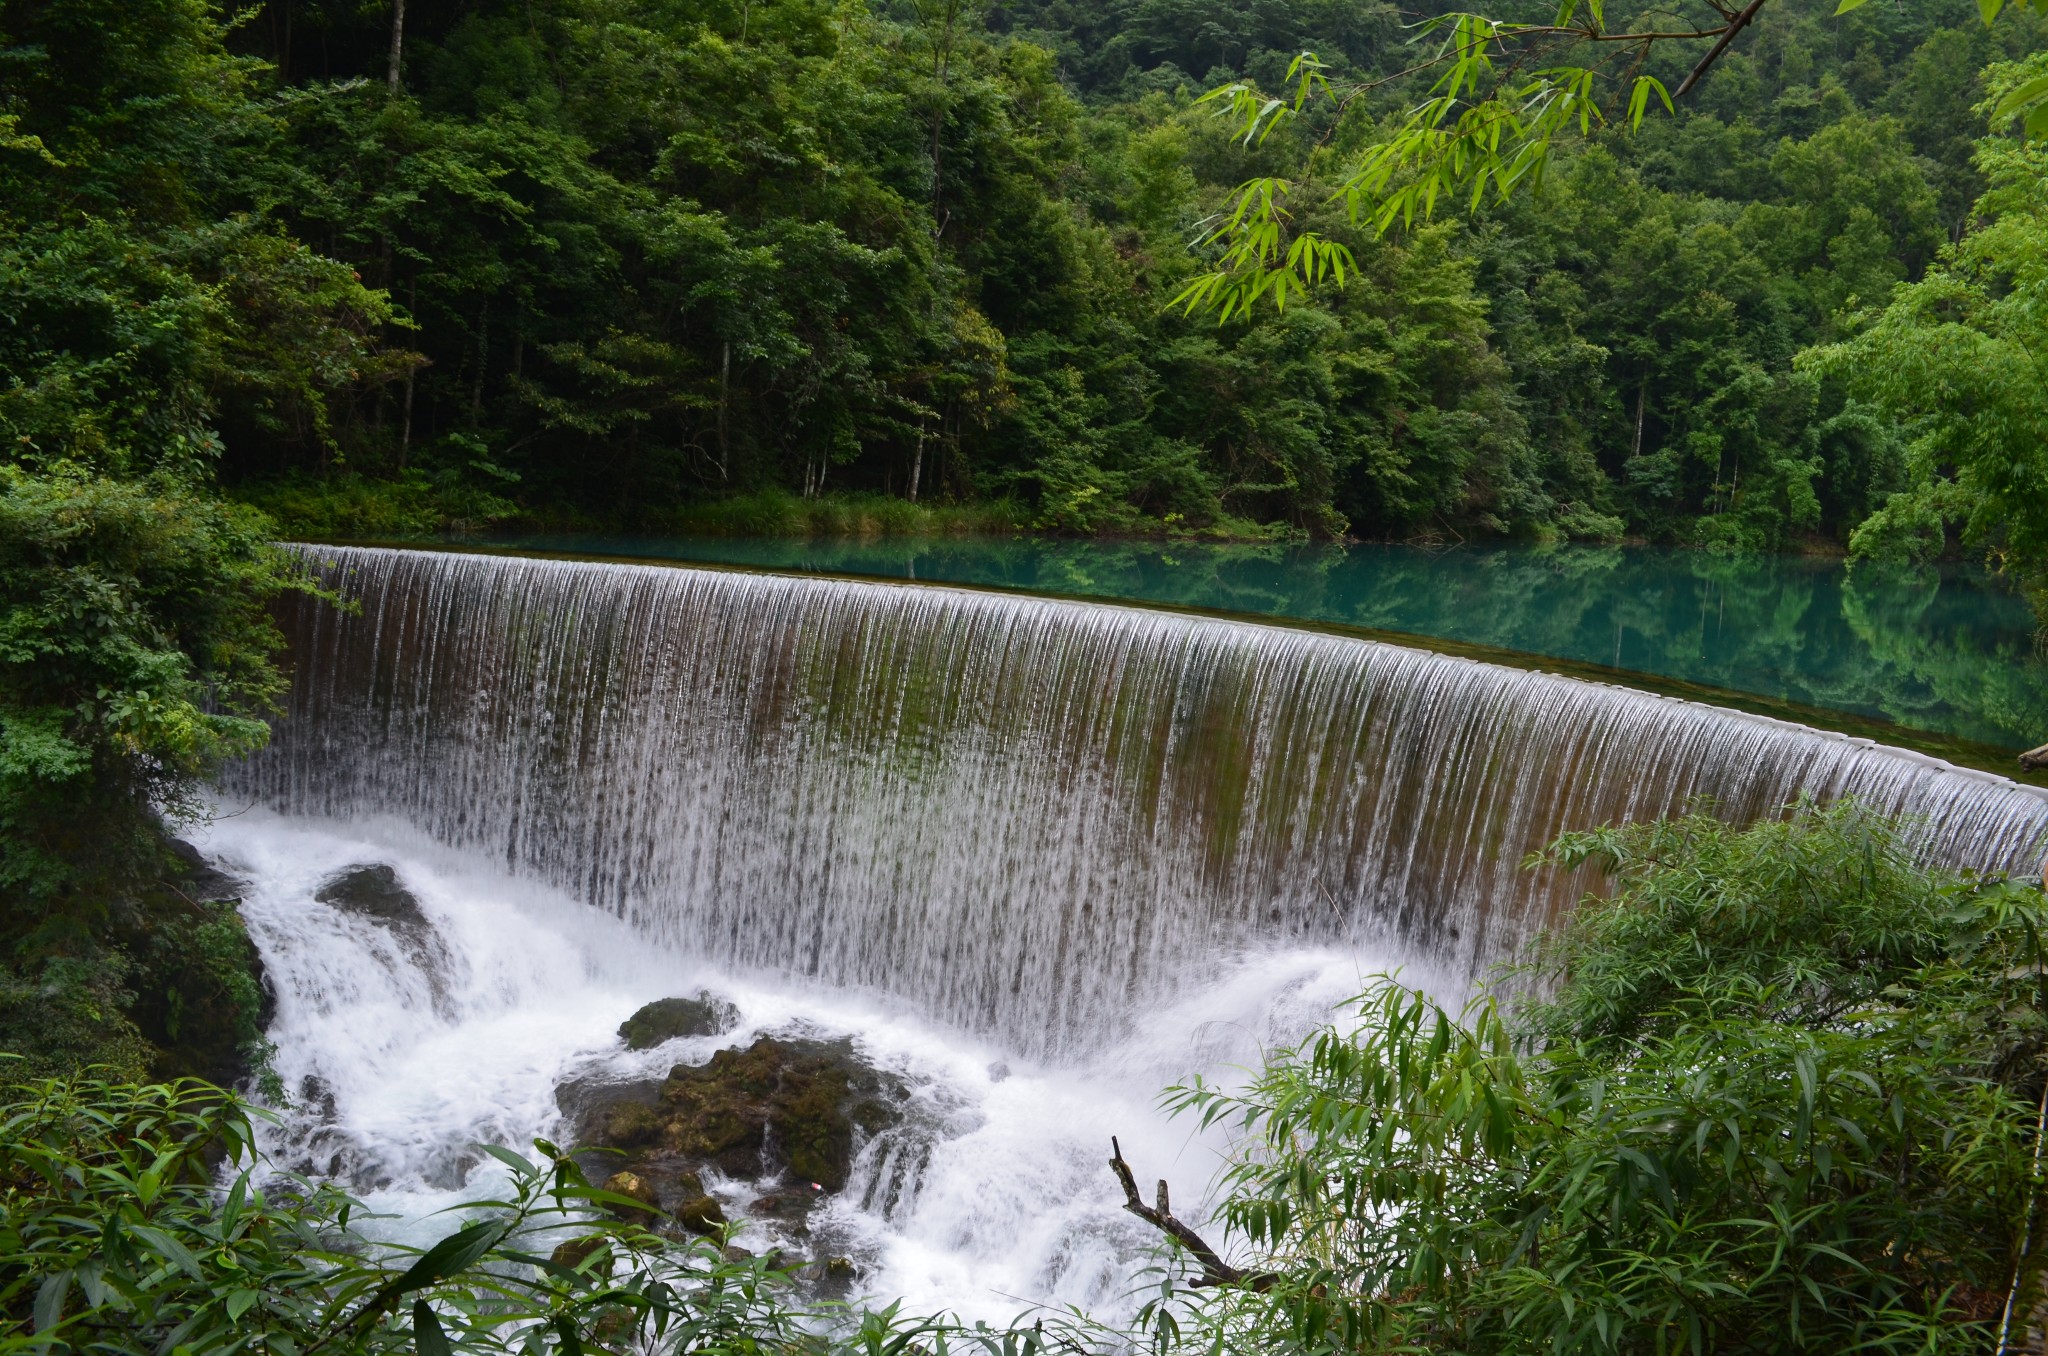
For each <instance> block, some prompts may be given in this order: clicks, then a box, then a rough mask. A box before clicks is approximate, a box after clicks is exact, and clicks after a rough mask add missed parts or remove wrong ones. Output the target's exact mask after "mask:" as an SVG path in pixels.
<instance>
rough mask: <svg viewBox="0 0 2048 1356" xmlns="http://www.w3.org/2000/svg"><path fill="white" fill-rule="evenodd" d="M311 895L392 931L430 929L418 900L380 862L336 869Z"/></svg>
mask: <svg viewBox="0 0 2048 1356" xmlns="http://www.w3.org/2000/svg"><path fill="white" fill-rule="evenodd" d="M313 898H315V899H317V900H319V901H320V902H321V903H322V904H332V905H333V906H334V907H335V908H337V909H340V910H341V911H342V912H343V913H352V914H355V915H357V916H358V917H361V918H367V919H369V920H370V921H371V922H373V923H381V924H382V925H383V926H385V927H387V928H390V929H391V930H392V931H393V932H397V933H403V934H406V935H408V936H414V937H419V936H424V935H426V934H427V933H429V932H431V931H433V924H431V923H429V922H428V921H427V915H426V912H425V910H423V909H421V908H420V902H419V900H418V899H417V898H415V897H414V896H413V893H412V891H410V890H408V889H406V888H405V886H404V885H402V884H400V883H399V880H398V873H397V872H396V871H393V870H392V869H391V868H390V867H389V866H386V865H385V864H384V863H382V862H377V863H375V864H372V865H361V866H351V867H345V868H344V869H342V870H340V871H337V872H335V873H334V874H333V875H331V876H329V877H328V878H327V879H326V880H325V881H324V882H322V884H321V886H320V889H319V891H318V892H317V893H316V894H314V896H313Z"/></svg>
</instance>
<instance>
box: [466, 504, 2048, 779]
mask: <svg viewBox="0 0 2048 1356" xmlns="http://www.w3.org/2000/svg"><path fill="white" fill-rule="evenodd" d="M478 544H488V545H492V546H499V547H509V548H514V549H520V550H529V551H544V552H549V553H560V554H571V555H581V556H614V557H617V556H628V557H638V558H651V559H667V560H677V561H692V562H698V563H704V564H717V565H729V566H758V567H761V568H766V569H775V570H802V571H817V572H823V573H832V574H842V575H855V576H862V577H867V578H878V579H918V580H926V581H933V582H945V583H954V584H967V585H977V586H993V587H1001V588H1009V589H1020V590H1025V591H1029V592H1034V593H1053V594H1066V595H1072V596H1080V597H1091V598H1105V599H1125V600H1130V601H1135V602H1147V603H1167V604H1172V605H1176V606H1184V607H1197V608H1205V609H1216V610H1220V611H1227V612H1236V613H1248V614H1254V615H1266V616H1273V617H1282V618H1288V619H1292V620H1298V621H1306V622H1316V623H1333V624H1337V625H1342V626H1352V627H1363V628H1368V629H1371V630H1374V631H1380V632H1391V633H1396V634H1402V635H1411V636H1417V637H1427V638H1434V639H1440V640H1448V641H1455V642H1460V643H1463V644H1469V645H1475V646H1486V647H1494V648H1498V649H1503V650H1511V651H1516V652H1519V653H1521V654H1525V655H1535V656H1541V657H1544V658H1549V659H1556V660H1561V661H1566V662H1568V663H1572V664H1581V665H1595V666H1600V667H1602V668H1608V669H1615V670H1621V671H1623V672H1625V673H1638V674H1647V675H1655V676H1658V677H1661V678H1666V679H1672V680H1677V681H1679V682H1683V683H1690V684H1699V685H1702V686H1705V687H1709V688H1718V689H1722V690H1724V691H1727V692H1731V693H1738V694H1747V695H1751V696H1755V697H1759V698H1763V699H1766V700H1768V701H1773V702H1786V703H1791V704H1794V705H1797V706H1801V707H1806V708H1809V709H1811V710H1815V711H1822V712H1834V713H1839V714H1842V715H1848V716H1854V717H1860V718H1864V719H1870V720H1876V721H1882V722H1886V723H1889V724H1891V725H1895V726H1899V727H1902V728H1903V729H1905V730H1909V731H1918V732H1924V733H1926V734H1930V735H1934V736H1939V737H1945V738H1949V739H1959V740H1964V741H1968V742H1970V743H1974V744H1978V745H1984V746H1989V747H1991V748H1993V749H2008V750H2018V749H2024V748H2030V747H2032V746H2034V745H2036V744H2039V743H2041V742H2042V741H2043V740H2048V655H2044V654H2043V653H2042V652H2041V651H2040V650H2038V649H2037V648H2036V646H2035V642H2034V619H2033V616H2032V613H2031V612H2030V611H2029V610H2028V608H2027V605H2026V603H2025V602H2024V601H2023V600H2022V599H2021V598H2020V597H2019V596H2018V595H2017V594H2015V593H2014V592H2013V591H2012V590H2010V589H2008V588H2006V587H2004V586H2002V585H2001V584H2000V583H1999V582H1998V581H1996V580H1995V579H1992V578H1991V577H1989V576H1988V575H1987V574H1986V573H1985V572H1984V571H1983V570H1981V569H1975V568H1970V567H1963V566H1942V567H1927V568H1913V569H1898V568H1872V567H1870V566H1868V565H1861V566H1858V567H1857V568H1855V569H1853V570H1852V569H1849V568H1847V567H1846V566H1845V565H1844V564H1843V563H1842V562H1841V561H1839V560H1829V559H1816V558H1805V557H1791V556H1776V557H1728V556H1716V555H1712V554H1709V553H1706V552H1702V551H1679V550H1670V549H1663V548H1657V547H1643V546H1626V547H1586V546H1566V547H1551V548H1544V547H1525V546H1461V547H1456V548H1452V549H1448V550H1437V549H1425V548H1418V547H1408V546H1384V545H1363V546H1349V547H1334V546H1247V545H1205V544H1196V543H1156V542H1101V541H1060V540H1045V539H1032V538H1017V539H985V538H984V539H901V538H891V539H882V540H876V541H847V540H808V541H807V540H800V539H795V540H792V539H774V540H765V539H748V538H673V537H668V538H654V537H624V536H602V537H599V536H519V537H497V538H491V539H488V540H487V541H485V542H480V543H478Z"/></svg>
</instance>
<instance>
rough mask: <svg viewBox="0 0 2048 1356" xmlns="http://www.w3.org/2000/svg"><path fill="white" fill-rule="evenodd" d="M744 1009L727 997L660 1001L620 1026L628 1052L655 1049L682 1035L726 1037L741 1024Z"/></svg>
mask: <svg viewBox="0 0 2048 1356" xmlns="http://www.w3.org/2000/svg"><path fill="white" fill-rule="evenodd" d="M739 1020H740V1010H739V1009H738V1008H736V1007H734V1006H733V1005H732V1004H731V1003H728V1002H726V1001H725V1000H724V999H723V998H717V997H714V996H713V995H711V994H709V993H702V992H700V993H699V994H698V995H697V996H696V997H695V998H658V999H656V1000H655V1001H654V1002H652V1003H649V1004H648V1005H647V1006H646V1007H644V1008H641V1009H640V1010H639V1011H638V1012H636V1013H634V1014H633V1015H632V1016H631V1017H628V1018H627V1019H626V1020H625V1021H623V1022H621V1023H620V1024H619V1038H620V1039H621V1040H623V1041H625V1042H626V1048H627V1049H628V1050H652V1049H653V1048H654V1047H655V1046H657V1045H660V1044H661V1043H662V1042H663V1041H672V1040H675V1039H677V1038H678V1037H681V1036H722V1035H724V1034H725V1033H726V1032H728V1031H730V1030H732V1029H733V1028H734V1027H735V1026H738V1025H739Z"/></svg>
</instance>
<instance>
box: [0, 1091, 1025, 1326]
mask: <svg viewBox="0 0 2048 1356" xmlns="http://www.w3.org/2000/svg"><path fill="white" fill-rule="evenodd" d="M252 1128H253V1127H252V1124H251V1121H250V1112H249V1111H248V1110H247V1109H246V1108H245V1107H244V1105H243V1104H242V1103H240V1102H239V1101H237V1100H236V1099H235V1098H234V1097H232V1096H231V1095H229V1094H227V1093H224V1092H222V1091H221V1090H219V1089H218V1088H214V1087H211V1086H208V1085H206V1084H204V1083H199V1082H195V1081H189V1080H188V1081H181V1082H176V1083H168V1084H152V1085H142V1086H138V1085H134V1084H122V1083H111V1082H105V1081H101V1080H97V1079H92V1078H77V1079H55V1080H45V1081H41V1082H32V1083H26V1084H17V1085H13V1086H11V1087H8V1088H6V1089H5V1090H4V1092H0V1351H8V1352H36V1353H50V1354H51V1356H71V1354H72V1353H86V1352H91V1353H104V1354H106V1356H114V1354H115V1353H121V1354H125V1353H134V1354H135V1356H161V1353H163V1352H169V1351H176V1352H192V1353H198V1352H207V1353H219V1354H220V1356H231V1354H232V1353H236V1352H243V1351H247V1352H252V1353H253V1352H266V1353H267V1352H276V1353H284V1354H285V1356H315V1353H331V1354H332V1356H361V1354H366V1353H378V1352H415V1353H418V1356H451V1354H452V1353H456V1352H464V1353H477V1354H478V1356H496V1354H497V1353H507V1354H509V1353H519V1354H520V1356H554V1354H556V1353H559V1354H560V1356H583V1354H584V1353H586V1352H663V1353H691V1352H703V1353H718V1354H719V1356H772V1354H773V1353H787V1354H788V1356H827V1354H828V1353H834V1352H845V1353H847V1356H856V1353H857V1354H858V1356H911V1354H912V1353H926V1352H946V1351H949V1350H957V1351H960V1352H963V1353H977V1354H978V1356H1042V1354H1043V1353H1044V1352H1045V1351H1046V1349H1047V1346H1046V1341H1045V1339H1044V1337H1043V1335H1042V1333H1041V1332H1040V1331H1038V1330H1037V1329H1034V1328H1018V1329H1016V1330H995V1329H989V1328H985V1327H981V1326H979V1325H976V1326H971V1327H970V1326H967V1325H962V1324H957V1323H953V1322H950V1321H947V1320H943V1319H922V1318H914V1317H910V1316H907V1315H905V1314H904V1313H902V1312H901V1311H900V1310H898V1309H895V1308H889V1309H884V1310H879V1311H866V1310H849V1309H843V1308H834V1307H832V1306H825V1307H819V1306H816V1305H810V1304H806V1303H805V1302H804V1301H803V1300H802V1298H801V1297H800V1295H799V1294H798V1292H797V1291H796V1290H795V1289H794V1287H793V1286H792V1284H791V1281H792V1277H791V1274H790V1273H789V1272H788V1271H787V1270H786V1269H784V1268H783V1266H782V1265H781V1264H780V1263H779V1262H778V1261H777V1259H775V1258H773V1257H757V1256H753V1255H751V1254H749V1253H747V1252H746V1251H745V1250H743V1249H739V1248H735V1247H731V1246H728V1245H726V1244H725V1243H724V1241H723V1240H721V1239H689V1240H677V1239H673V1238H670V1237H666V1236H664V1235H661V1234H658V1233H655V1232H653V1231H651V1230H650V1229H648V1228H645V1227H642V1225H641V1224H639V1223H636V1222H634V1221H635V1220H638V1219H642V1218H644V1212H643V1210H642V1207H641V1203H640V1202H638V1201H636V1200H634V1199H632V1198H630V1197H626V1196H621V1195H619V1194H617V1193H615V1192H609V1191H606V1190H604V1189H603V1188H601V1187H594V1186H592V1185H591V1184H590V1182H589V1181H588V1180H587V1179H586V1178H585V1176H584V1175H583V1172H582V1170H581V1169H580V1168H579V1167H578V1166H577V1164H576V1161H575V1159H573V1158H572V1157H570V1156H568V1155H567V1154H564V1153H561V1152H559V1151H557V1150H556V1149H555V1148H554V1146H552V1145H549V1144H547V1143H545V1142H540V1143H537V1144H536V1145H535V1146H534V1147H535V1156H534V1157H532V1158H528V1157H525V1156H523V1155H520V1154H516V1153H513V1152H511V1151H510V1150H507V1149H503V1148H489V1149H487V1150H486V1152H487V1153H489V1154H490V1155H491V1156H492V1157H493V1159H494V1160H495V1161H496V1165H497V1166H498V1167H499V1168H501V1169H502V1170H503V1181H504V1189H503V1192H502V1194H501V1196H500V1197H498V1198H496V1199H480V1200H477V1201H474V1202H471V1203H469V1204H467V1205H465V1206H464V1207H463V1208H462V1211H461V1214H460V1216H459V1217H458V1218H457V1219H456V1220H454V1221H451V1225H452V1226H453V1227H450V1228H449V1229H448V1230H447V1232H446V1233H445V1234H444V1235H443V1236H442V1237H441V1238H440V1239H439V1240H438V1241H436V1242H434V1243H432V1244H430V1245H428V1246H425V1247H417V1246H407V1245H404V1244H398V1243H393V1242H390V1241H386V1240H380V1239H379V1238H377V1237H376V1227H375V1222H376V1218H377V1217H376V1216H374V1215H373V1214H372V1213H371V1212H370V1211H369V1210H368V1209H367V1208H366V1207H365V1206H364V1205H363V1203H362V1202H360V1201H358V1200H356V1199H354V1198H352V1197H351V1196H349V1195H348V1194H347V1193H345V1192H343V1191H341V1190H339V1189H338V1188H336V1187H334V1186H332V1185H330V1184H323V1183H313V1182H308V1181H304V1180H302V1179H298V1178H294V1177H291V1176H289V1175H274V1174H270V1173H268V1172H267V1171H266V1170H265V1165H264V1164H263V1162H262V1160H261V1159H260V1158H259V1156H258V1155H257V1153H256V1150H255V1148H254V1141H253V1136H252Z"/></svg>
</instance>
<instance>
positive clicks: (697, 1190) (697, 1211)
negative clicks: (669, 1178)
mask: <svg viewBox="0 0 2048 1356" xmlns="http://www.w3.org/2000/svg"><path fill="white" fill-rule="evenodd" d="M676 1186H677V1188H678V1189H679V1190H680V1191H681V1193H682V1197H683V1199H682V1201H681V1202H680V1203H679V1204H678V1205H677V1206H676V1209H675V1216H676V1223H678V1224H680V1225H682V1226H683V1227H684V1228H685V1229H688V1230H689V1231H690V1232H691V1233H693V1234H703V1235H705V1236H706V1237H707V1238H708V1237H711V1236H713V1235H715V1234H717V1233H718V1231H719V1230H721V1229H723V1228H724V1227H725V1209H724V1207H722V1206H720V1205H719V1203H718V1202H717V1200H716V1199H714V1198H713V1197H712V1195H711V1193H710V1192H708V1191H706V1190H705V1189H704V1179H703V1178H701V1177H699V1176H698V1175H697V1174H696V1173H694V1172H686V1173H684V1174H682V1176H680V1177H678V1178H677V1179H676Z"/></svg>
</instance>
